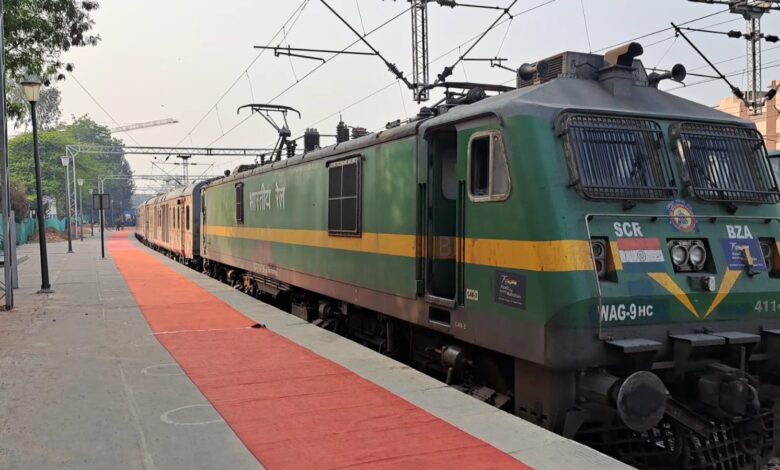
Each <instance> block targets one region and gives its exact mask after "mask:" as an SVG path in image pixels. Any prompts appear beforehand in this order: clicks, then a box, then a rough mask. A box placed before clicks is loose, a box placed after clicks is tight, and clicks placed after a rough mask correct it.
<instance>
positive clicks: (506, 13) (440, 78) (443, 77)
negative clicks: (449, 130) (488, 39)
mask: <svg viewBox="0 0 780 470" xmlns="http://www.w3.org/2000/svg"><path fill="white" fill-rule="evenodd" d="M518 1H519V0H512V3H511V4H510V5H509V6H508V7H507V8H506V9H504V11H503V12H502V13H501V15H499V16H498V18H496V20H495V21H493V23H491V24H490V26H488V28H487V29H486V30H485V31H483V32H482V34H480V35H479V37H478V38H477V39H476V40H475V41H474V42H473V43H472V44H471V45H470V46H469V48H468V49H466V52H465V53H463V54H461V55H460V56H459V57H458V59H457V60H456V61H455V62H454V63H453V64H452V65H450V66H445V67H444V70H443V71H442V72H441V73H440V74H439V76H438V78H436V81H435V82H434V83H433V85H428V88H432V87H433V86H436V85H438V84H440V83H442V82H444V81H445V80H446V79H447V77H449V76H450V75H452V72H453V70H455V67H457V66H458V64H460V63H461V62H462V61H463V59H465V58H466V56H467V55H469V54H470V53H471V51H472V50H474V48H475V47H477V44H479V43H480V42H482V39H484V38H485V36H487V35H488V34H490V32H491V31H493V28H495V27H496V26H498V25H499V24H501V21H502V19H503V18H504V16H509V18H510V19H511V18H512V16H513V15H512V13H511V12H510V10H511V9H512V7H514V6H515V4H516V3H517V2H518Z"/></svg>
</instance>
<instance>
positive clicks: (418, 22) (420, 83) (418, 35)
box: [409, 0, 430, 102]
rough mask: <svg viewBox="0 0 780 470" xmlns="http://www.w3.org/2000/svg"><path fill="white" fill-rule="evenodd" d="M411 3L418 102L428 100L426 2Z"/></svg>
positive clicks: (413, 1) (427, 0)
mask: <svg viewBox="0 0 780 470" xmlns="http://www.w3.org/2000/svg"><path fill="white" fill-rule="evenodd" d="M409 1H410V2H411V3H412V54H413V56H414V57H413V63H414V67H413V70H412V73H413V75H414V77H413V78H414V87H415V90H414V92H415V96H416V98H417V101H418V102H423V101H428V97H429V94H428V85H429V84H430V73H429V71H428V2H429V1H430V0H409Z"/></svg>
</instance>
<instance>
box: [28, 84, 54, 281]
mask: <svg viewBox="0 0 780 470" xmlns="http://www.w3.org/2000/svg"><path fill="white" fill-rule="evenodd" d="M21 85H22V89H23V90H24V97H25V98H27V101H29V102H30V116H31V118H32V131H33V158H34V160H35V193H36V197H37V198H38V201H37V206H36V211H35V212H36V213H37V214H36V215H37V216H38V245H39V248H40V251H41V290H39V291H38V293H39V294H51V293H52V292H54V291H53V290H52V289H51V284H49V260H48V258H47V257H46V221H45V220H44V215H45V214H44V212H43V188H42V187H41V155H40V149H39V148H38V118H37V116H36V115H35V103H37V102H38V100H39V99H40V97H41V81H40V80H38V79H37V78H32V77H30V78H27V79H25V81H23V82H22V83H21Z"/></svg>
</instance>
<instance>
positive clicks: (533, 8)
mask: <svg viewBox="0 0 780 470" xmlns="http://www.w3.org/2000/svg"><path fill="white" fill-rule="evenodd" d="M555 1H556V0H547V1H545V2H543V3H540V4H538V5H534V6H532V7H531V8H527V9H525V10H522V11H519V12H517V13H514V14H513V15H512V17H511V18H508V19H505V20H503V21H502V22H500V23H499V24H498V25H501V24H504V23H507V22H509V23H511V22H512V21H513V20H514V19H515V18H517V17H518V16H522V15H524V14H526V13H530V12H532V11H534V10H537V9H539V8H541V7H543V6H545V5H549V4H550V3H554V2H555ZM498 25H497V26H498ZM480 36H481V34H477V35H475V36H472V37H471V38H469V39H467V40H466V41H464V42H463V43H461V44H459V45H457V46H455V47H454V48H453V49H450V50H449V51H447V52H445V53H443V54H441V55H439V56H437V57H435V58H434V59H433V60H431V61H430V63H431V64H434V63H436V62H438V61H440V60H442V59H444V58H445V57H446V56H448V55H450V54H451V53H453V52H455V51H457V50H459V49H460V48H462V47H463V46H465V45H467V44H469V43H470V42H472V41H474V40H476V39H477V38H479V37H480ZM396 83H400V81H399V80H397V79H396V80H393V81H392V82H390V83H388V84H386V85H383V86H382V87H380V88H379V89H377V90H375V91H372V92H371V93H369V94H368V95H366V96H364V97H362V98H360V99H358V100H357V101H354V102H353V103H351V104H349V105H347V106H345V107H341V108H339V110H338V111H335V112H333V113H331V114H329V115H328V116H325V117H324V118H322V119H320V120H318V121H316V122H313V123H310V124H308V125H307V126H306V128H310V127H314V126H317V125H318V124H321V123H322V122H324V121H327V120H328V119H331V118H333V117H334V116H338V115H339V114H340V113H342V112H343V111H346V110H347V109H350V108H352V107H354V106H357V105H358V104H360V103H363V102H364V101H366V100H368V99H370V98H373V97H374V96H376V95H378V94H379V93H381V92H383V91H385V90H386V89H388V88H390V87H391V86H393V85H396ZM405 106H406V105H405V104H404V108H405ZM302 135H303V133H302V132H301V133H300V134H298V135H297V136H296V137H295V139H298V138H300V137H301V136H302ZM237 160H238V159H236V160H232V161H230V162H228V163H232V162H234V161H237Z"/></svg>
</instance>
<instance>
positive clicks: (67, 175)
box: [60, 157, 73, 253]
mask: <svg viewBox="0 0 780 470" xmlns="http://www.w3.org/2000/svg"><path fill="white" fill-rule="evenodd" d="M60 160H61V161H62V166H64V167H65V181H66V183H65V187H66V188H67V194H68V224H67V231H68V253H73V240H72V237H71V234H70V232H71V231H72V230H73V215H72V213H71V207H70V200H71V199H70V157H60Z"/></svg>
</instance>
